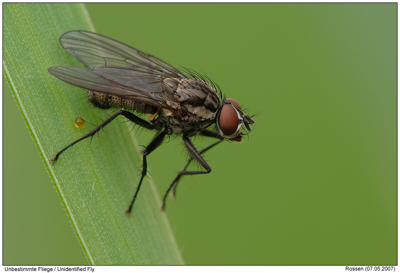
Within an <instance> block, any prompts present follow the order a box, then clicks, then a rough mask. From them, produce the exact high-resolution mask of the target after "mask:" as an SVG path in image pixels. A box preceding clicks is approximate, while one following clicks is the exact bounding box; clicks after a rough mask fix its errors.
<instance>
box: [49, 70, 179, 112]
mask: <svg viewBox="0 0 400 273" xmlns="http://www.w3.org/2000/svg"><path fill="white" fill-rule="evenodd" d="M48 71H49V73H50V74H52V75H53V76H55V77H57V78H59V79H60V80H62V81H65V82H67V83H69V84H72V85H75V86H78V87H82V88H85V89H89V90H92V91H99V92H104V93H107V94H111V95H117V96H121V97H126V98H132V99H134V100H135V101H140V102H143V103H146V104H151V105H154V106H157V107H166V108H175V109H176V107H177V106H178V105H177V104H176V103H174V102H172V101H170V98H169V97H168V95H167V94H165V93H164V92H157V93H149V92H148V91H140V90H136V89H133V88H131V87H129V86H124V85H121V84H119V83H116V82H113V81H110V80H108V79H106V78H103V77H101V76H99V75H97V74H96V73H94V72H93V71H92V70H91V69H90V68H87V67H68V66H58V67H50V68H49V69H48ZM167 101H168V103H167Z"/></svg>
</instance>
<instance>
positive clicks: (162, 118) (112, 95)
mask: <svg viewBox="0 0 400 273" xmlns="http://www.w3.org/2000/svg"><path fill="white" fill-rule="evenodd" d="M60 44H61V45H62V47H63V48H64V49H65V50H66V51H68V52H69V53H70V54H71V55H72V56H74V57H75V58H77V59H78V60H79V61H81V62H82V63H83V64H84V65H85V66H86V67H68V66H58V67H50V68H49V69H48V71H49V73H51V74H52V75H53V76H55V77H57V78H59V79H60V80H62V81H64V82H67V83H69V84H72V85H75V86H78V87H81V88H85V89H87V90H89V92H88V100H89V102H90V103H91V104H93V105H94V106H96V107H98V108H101V109H110V108H117V109H119V110H118V111H117V112H116V113H114V114H113V115H111V116H110V117H109V118H108V119H107V120H105V121H104V122H103V123H101V124H100V125H99V126H97V127H96V128H95V129H93V130H92V131H90V132H89V133H88V134H87V135H85V136H83V137H81V138H79V139H77V140H76V141H74V142H72V143H71V144H69V145H68V146H66V147H64V148H63V149H62V150H60V151H59V152H58V153H57V154H56V156H55V157H54V158H52V159H50V160H51V161H52V162H53V163H55V162H56V161H57V159H58V157H59V156H60V155H61V154H62V153H63V152H64V151H65V150H67V149H68V148H69V147H71V146H73V145H75V144H76V143H78V142H80V141H81V140H84V139H86V138H88V137H92V136H93V135H95V134H96V133H97V132H98V131H100V130H101V129H102V128H103V127H105V126H106V125H107V124H109V123H110V122H111V121H113V120H114V119H115V118H116V117H118V116H120V115H122V116H124V117H125V118H127V119H129V120H130V121H131V122H133V123H135V124H137V125H139V126H141V127H143V128H146V129H148V130H155V131H157V133H156V136H155V138H154V139H153V140H152V141H151V142H150V144H149V145H148V146H147V147H146V148H145V150H144V152H143V163H142V164H143V165H142V173H141V178H140V181H139V184H138V186H137V188H136V192H135V194H134V196H133V198H132V201H131V203H130V205H129V207H128V209H127V210H126V211H125V213H126V214H127V215H128V216H129V215H130V213H131V211H132V206H133V204H134V202H135V200H136V197H137V195H138V192H139V189H140V186H141V185H142V182H143V178H144V177H145V176H146V174H147V156H148V155H149V154H150V153H151V152H153V151H154V150H155V149H157V148H158V147H159V146H160V145H161V144H162V142H163V140H164V138H165V136H166V135H171V134H178V135H181V136H182V139H183V142H184V144H185V147H186V149H187V150H188V152H189V154H190V156H191V158H190V159H189V160H188V162H187V163H186V165H185V166H184V168H183V169H182V171H180V172H179V173H178V175H177V176H176V178H175V179H174V181H173V182H172V183H171V184H170V186H169V187H168V189H167V191H166V192H165V194H164V197H163V203H162V207H161V209H162V210H165V201H166V197H167V194H168V193H169V192H170V191H171V190H172V194H173V195H174V194H175V189H176V186H177V185H178V182H179V180H180V178H181V177H182V176H184V175H194V174H205V173H209V172H211V168H210V166H209V165H208V164H207V162H206V161H205V160H204V159H203V157H202V156H201V154H202V153H204V152H206V151H207V150H209V149H210V148H212V147H214V146H215V145H217V144H218V143H220V142H221V141H222V140H224V139H226V140H230V141H238V142H239V141H241V138H242V136H244V135H245V134H246V133H245V132H243V131H248V132H250V131H251V128H250V125H252V124H253V123H254V120H253V119H252V117H250V116H248V115H245V114H244V113H243V111H242V108H241V107H240V105H239V103H237V101H235V100H234V99H230V98H227V99H223V98H222V94H221V92H220V91H219V88H218V86H217V85H216V84H215V83H214V82H213V81H212V80H210V79H209V78H206V77H204V76H202V75H201V74H199V73H196V72H194V71H192V70H189V69H186V71H185V73H182V72H181V71H179V70H178V69H176V68H174V67H173V66H171V65H169V64H167V63H165V62H163V61H161V60H160V59H158V58H156V57H154V56H152V55H150V54H147V53H144V52H142V51H140V50H137V49H135V48H133V47H130V46H128V45H125V44H123V43H121V42H118V41H116V40H113V39H111V38H108V37H105V36H103V35H100V34H96V33H92V32H88V31H81V30H74V31H69V32H66V33H64V34H63V35H62V36H61V37H60ZM134 113H136V114H139V115H140V114H148V115H147V117H148V119H149V121H147V120H145V119H143V118H141V117H139V116H138V115H136V114H134ZM243 125H244V127H245V128H244V127H243ZM197 135H202V136H207V137H211V138H215V139H217V141H216V142H215V143H213V144H211V145H210V146H208V147H206V148H204V149H202V150H200V151H198V150H197V149H196V147H195V146H194V145H193V143H192V141H191V140H190V138H191V137H194V136H197ZM193 159H194V160H196V161H197V162H198V163H199V164H200V165H201V166H202V167H203V168H204V170H203V171H187V170H186V168H187V167H188V165H189V163H190V162H191V161H192V160H193Z"/></svg>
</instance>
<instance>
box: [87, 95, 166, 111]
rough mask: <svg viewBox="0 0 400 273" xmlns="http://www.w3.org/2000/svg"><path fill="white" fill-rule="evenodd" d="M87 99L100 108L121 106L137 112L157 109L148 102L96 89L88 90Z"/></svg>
mask: <svg viewBox="0 0 400 273" xmlns="http://www.w3.org/2000/svg"><path fill="white" fill-rule="evenodd" d="M88 100H89V102H90V103H91V104H93V105H94V106H96V107H98V108H101V109H109V108H123V109H126V110H131V111H136V112H138V113H150V114H154V113H156V112H157V109H158V108H157V107H155V106H153V105H150V104H145V103H142V102H138V101H135V100H133V99H130V98H124V97H120V96H116V95H110V94H107V93H104V92H98V91H89V94H88Z"/></svg>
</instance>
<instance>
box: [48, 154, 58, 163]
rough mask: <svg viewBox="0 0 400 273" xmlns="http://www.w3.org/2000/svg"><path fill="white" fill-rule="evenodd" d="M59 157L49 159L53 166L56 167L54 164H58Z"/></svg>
mask: <svg viewBox="0 0 400 273" xmlns="http://www.w3.org/2000/svg"><path fill="white" fill-rule="evenodd" d="M57 158H58V157H57V156H56V157H53V158H50V159H49V161H50V162H51V165H54V163H56V162H57Z"/></svg>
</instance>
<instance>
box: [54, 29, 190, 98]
mask: <svg viewBox="0 0 400 273" xmlns="http://www.w3.org/2000/svg"><path fill="white" fill-rule="evenodd" d="M60 43H61V45H62V46H63V47H64V48H65V50H67V51H68V52H69V53H70V54H71V55H72V56H74V57H75V58H77V59H78V60H80V61H81V62H82V63H83V64H85V65H86V66H87V67H89V68H90V69H91V70H92V71H93V72H94V73H96V74H98V75H101V76H102V77H104V78H106V79H108V80H111V81H114V82H116V83H119V84H121V85H124V86H129V87H133V88H135V89H138V90H142V91H148V92H161V91H163V90H164V89H165V88H164V85H163V81H162V80H163V79H165V78H185V75H184V74H183V73H181V72H180V71H179V70H178V69H176V68H174V67H173V66H171V65H169V64H167V63H165V62H163V61H162V60H160V59H158V58H156V57H154V56H152V55H150V54H146V53H144V52H142V51H140V50H138V49H136V48H133V47H131V46H128V45H125V44H123V43H121V42H118V41H116V40H113V39H110V38H107V37H105V36H103V35H100V34H97V33H92V32H88V31H82V30H75V31H70V32H67V33H65V34H63V35H62V36H61V38H60Z"/></svg>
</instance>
